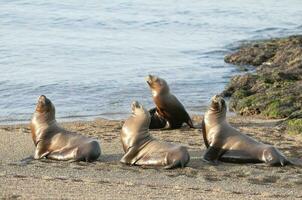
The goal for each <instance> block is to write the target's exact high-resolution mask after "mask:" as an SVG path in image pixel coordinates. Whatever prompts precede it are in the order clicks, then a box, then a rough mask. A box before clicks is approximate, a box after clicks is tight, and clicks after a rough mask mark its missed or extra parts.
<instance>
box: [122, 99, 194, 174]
mask: <svg viewBox="0 0 302 200" xmlns="http://www.w3.org/2000/svg"><path fill="white" fill-rule="evenodd" d="M150 121H151V117H150V113H149V112H148V111H147V110H146V109H145V108H144V107H143V106H142V105H140V104H139V103H138V102H136V101H135V102H133V103H132V115H131V116H130V117H129V118H128V119H127V120H126V121H125V123H124V125H123V128H122V132H121V140H122V145H123V149H124V152H125V155H124V156H123V157H122V159H121V162H122V163H124V164H128V165H140V166H148V167H164V168H165V169H170V168H175V167H184V166H185V165H186V164H187V163H188V162H189V160H190V156H189V153H188V151H187V149H186V148H185V147H183V146H179V145H175V144H170V143H164V142H159V141H157V140H156V139H154V138H153V137H152V136H151V135H150V133H149V124H150Z"/></svg>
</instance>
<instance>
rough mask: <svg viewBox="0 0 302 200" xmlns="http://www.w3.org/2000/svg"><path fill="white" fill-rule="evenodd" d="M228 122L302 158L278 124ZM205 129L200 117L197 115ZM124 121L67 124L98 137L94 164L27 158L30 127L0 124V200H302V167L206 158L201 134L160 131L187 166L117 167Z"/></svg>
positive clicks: (297, 140)
mask: <svg viewBox="0 0 302 200" xmlns="http://www.w3.org/2000/svg"><path fill="white" fill-rule="evenodd" d="M230 122H231V123H232V124H233V125H234V126H235V127H237V128H239V129H240V130H241V131H243V132H246V133H248V134H249V135H251V136H253V137H255V138H256V139H258V140H260V141H262V142H265V143H269V144H273V145H275V146H277V147H278V148H279V149H280V150H281V151H282V152H283V153H284V154H285V155H287V156H289V157H296V158H301V157H302V138H301V137H298V136H289V135H286V134H285V133H284V132H283V131H282V130H280V129H278V126H277V121H274V120H260V119H252V118H245V117H232V118H231V119H230ZM194 123H195V124H200V117H198V116H195V117H194ZM122 124H123V122H121V121H109V120H103V119H98V120H95V121H91V122H83V121H81V122H70V123H63V124H62V126H64V127H65V128H67V129H69V130H74V131H77V132H79V133H81V134H84V135H88V136H91V137H96V138H98V139H99V140H100V142H101V146H102V156H101V157H100V158H99V160H98V161H97V162H94V163H85V162H79V163H69V162H59V161H51V160H46V159H43V160H40V161H28V162H27V161H24V162H21V160H22V159H23V158H25V157H27V156H30V155H32V154H33V152H34V145H33V142H32V140H31V137H30V131H29V129H28V127H27V125H10V126H0V137H1V139H0V150H1V151H0V198H10V199H29V198H35V199H40V198H55V199H61V198H67V199H75V198H78V199H83V198H85V199H142V198H143V199H299V198H302V167H298V166H286V167H268V166H266V165H264V164H231V163H220V164H219V165H217V166H213V165H210V164H207V163H205V162H203V161H202V160H201V155H202V153H203V151H204V149H205V146H204V144H203V140H202V136H201V131H200V129H190V128H187V127H183V128H182V129H179V130H155V131H151V133H152V135H153V136H154V137H156V138H158V139H159V140H164V141H169V142H174V143H178V144H182V145H185V146H187V147H188V148H189V151H190V155H191V161H190V163H189V164H188V166H187V167H186V168H183V169H174V170H163V169H143V168H140V167H136V166H132V167H131V166H125V165H123V164H121V163H119V159H120V158H121V157H122V153H123V152H122V147H121V143H120V129H121V127H122Z"/></svg>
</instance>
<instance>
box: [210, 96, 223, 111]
mask: <svg viewBox="0 0 302 200" xmlns="http://www.w3.org/2000/svg"><path fill="white" fill-rule="evenodd" d="M224 106H225V101H224V99H223V98H222V96H220V95H215V96H213V97H212V98H211V107H212V109H214V110H220V111H221V110H223V109H224Z"/></svg>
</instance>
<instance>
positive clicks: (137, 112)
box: [131, 101, 151, 123]
mask: <svg viewBox="0 0 302 200" xmlns="http://www.w3.org/2000/svg"><path fill="white" fill-rule="evenodd" d="M131 109H132V115H134V116H135V117H139V118H141V119H143V120H144V121H149V123H150V120H151V116H150V113H149V111H148V110H147V109H146V108H144V106H143V105H141V104H140V103H139V102H138V101H133V102H132V104H131Z"/></svg>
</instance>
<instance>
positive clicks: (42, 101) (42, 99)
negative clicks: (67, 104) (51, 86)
mask: <svg viewBox="0 0 302 200" xmlns="http://www.w3.org/2000/svg"><path fill="white" fill-rule="evenodd" d="M38 103H39V104H45V105H47V104H49V103H50V100H49V99H48V98H47V97H46V96H45V95H41V96H39V99H38Z"/></svg>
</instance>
